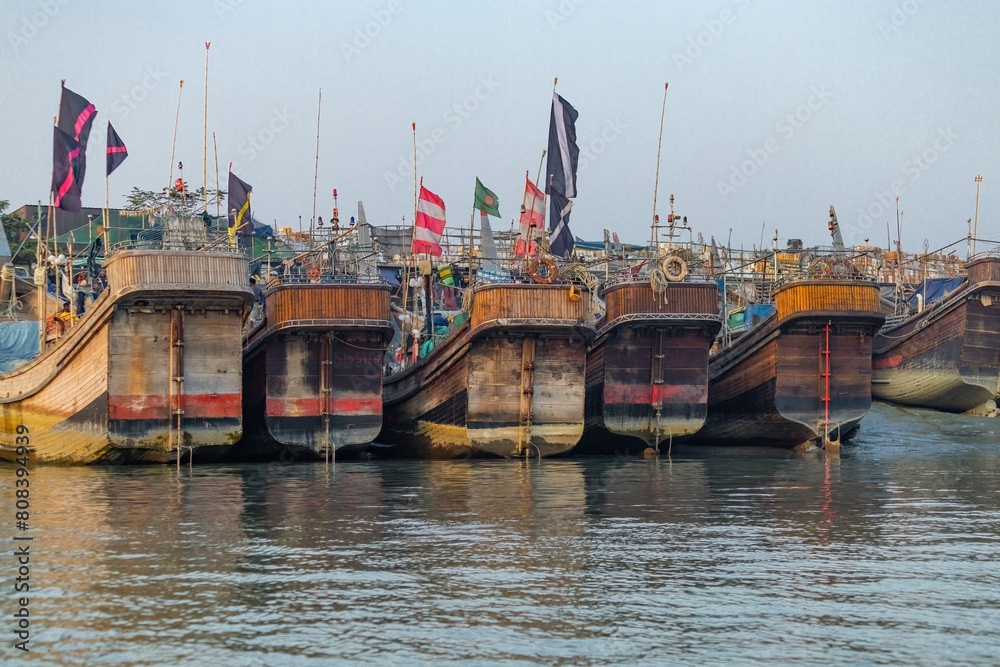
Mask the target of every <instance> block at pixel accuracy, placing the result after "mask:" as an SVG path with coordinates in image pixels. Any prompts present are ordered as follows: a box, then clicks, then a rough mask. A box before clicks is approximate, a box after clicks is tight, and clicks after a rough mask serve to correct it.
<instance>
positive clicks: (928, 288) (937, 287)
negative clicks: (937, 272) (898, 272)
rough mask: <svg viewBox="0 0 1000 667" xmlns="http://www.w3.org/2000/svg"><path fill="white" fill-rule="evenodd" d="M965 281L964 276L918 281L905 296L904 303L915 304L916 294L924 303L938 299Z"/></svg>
mask: <svg viewBox="0 0 1000 667" xmlns="http://www.w3.org/2000/svg"><path fill="white" fill-rule="evenodd" d="M963 282H965V278H962V277H961V276H960V277H958V278H928V279H927V280H925V281H923V282H922V283H920V284H919V285H918V286H917V288H916V289H914V290H913V294H911V295H910V296H908V297H906V303H908V304H909V305H911V306H916V305H917V301H918V300H919V299H918V297H917V295H920V298H922V299H923V300H924V304H928V303H933V302H934V301H940V300H941V299H943V298H945V297H946V296H948V295H949V294H951V293H952V292H954V291H955V290H957V289H958V287H959V285H961V284H962V283H963Z"/></svg>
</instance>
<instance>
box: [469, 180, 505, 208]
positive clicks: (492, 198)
mask: <svg viewBox="0 0 1000 667" xmlns="http://www.w3.org/2000/svg"><path fill="white" fill-rule="evenodd" d="M473 208H477V209H479V210H480V211H482V212H483V213H485V214H487V215H492V216H493V217H494V218H499V217H500V200H499V199H497V196H496V195H495V194H493V192H492V191H491V190H488V189H487V188H486V186H485V185H483V184H482V183H481V182H480V181H479V179H478V178H477V179H476V203H475V204H474V205H473Z"/></svg>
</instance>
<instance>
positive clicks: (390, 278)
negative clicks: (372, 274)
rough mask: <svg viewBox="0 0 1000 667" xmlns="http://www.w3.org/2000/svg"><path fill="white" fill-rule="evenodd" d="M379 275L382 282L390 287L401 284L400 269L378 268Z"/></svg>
mask: <svg viewBox="0 0 1000 667" xmlns="http://www.w3.org/2000/svg"><path fill="white" fill-rule="evenodd" d="M378 274H379V277H381V278H382V280H384V281H386V282H387V283H389V284H390V285H398V284H399V269H393V268H389V267H387V266H380V267H378Z"/></svg>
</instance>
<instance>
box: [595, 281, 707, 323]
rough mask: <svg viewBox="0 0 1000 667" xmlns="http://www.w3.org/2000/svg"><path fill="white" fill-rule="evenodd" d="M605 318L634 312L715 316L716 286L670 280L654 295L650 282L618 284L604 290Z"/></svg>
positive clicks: (610, 318) (608, 318)
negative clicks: (661, 291)
mask: <svg viewBox="0 0 1000 667" xmlns="http://www.w3.org/2000/svg"><path fill="white" fill-rule="evenodd" d="M604 301H605V304H606V306H607V310H606V315H605V319H606V320H607V321H609V322H610V321H611V320H614V319H615V318H618V317H621V316H623V315H631V314H634V313H691V314H706V315H717V314H718V313H719V288H718V287H717V286H716V285H715V283H671V284H670V285H669V286H668V287H667V289H666V290H665V291H664V292H663V294H657V293H656V292H654V291H653V288H652V287H650V285H649V283H621V284H619V285H614V286H612V287H609V288H608V289H607V290H605V291H604Z"/></svg>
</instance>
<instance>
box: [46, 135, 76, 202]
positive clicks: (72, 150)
mask: <svg viewBox="0 0 1000 667" xmlns="http://www.w3.org/2000/svg"><path fill="white" fill-rule="evenodd" d="M52 130H53V140H52V196H53V200H52V203H53V204H55V205H56V207H57V208H61V209H62V210H64V211H71V212H74V213H75V212H76V211H79V210H80V207H81V204H80V184H81V181H82V179H78V178H77V176H76V169H77V168H78V165H79V163H80V160H81V158H80V156H81V155H82V154H83V152H82V151H81V150H80V145H79V144H78V143H77V142H76V140H75V139H74V138H73V137H71V136H70V135H68V134H67V133H65V132H63V131H62V130H60V129H59V128H58V127H53V128H52Z"/></svg>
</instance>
